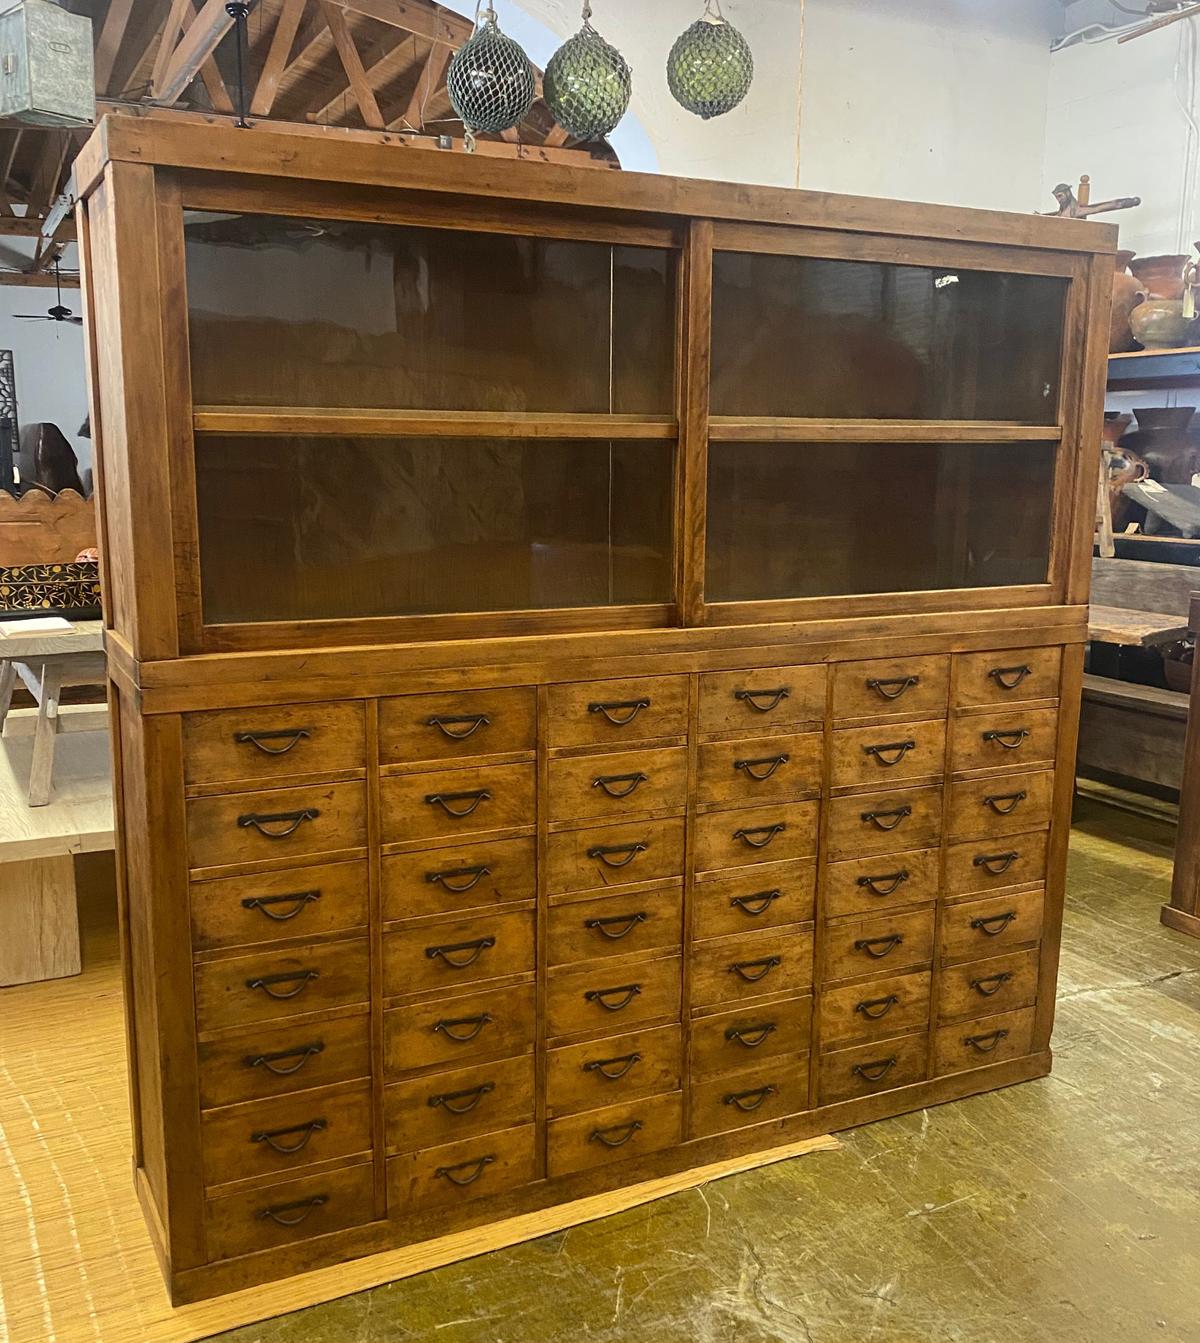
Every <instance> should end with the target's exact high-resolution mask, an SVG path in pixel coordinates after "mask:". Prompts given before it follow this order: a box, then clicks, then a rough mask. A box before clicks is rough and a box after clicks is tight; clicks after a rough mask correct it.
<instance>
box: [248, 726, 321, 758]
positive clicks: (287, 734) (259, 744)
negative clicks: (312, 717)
mask: <svg viewBox="0 0 1200 1343" xmlns="http://www.w3.org/2000/svg"><path fill="white" fill-rule="evenodd" d="M312 734H313V730H312V728H310V727H298V728H292V729H281V730H280V731H278V732H235V733H234V734H233V739H234V741H235V742H237V744H238V745H239V746H253V747H255V748H257V749H258V750H260V751H261V752H262V753H263V755H287V753H288V752H289V751H290V750H292V749H293V747H296V746H298V745H299V744H300V743H301V742H302V741H304V740H305V739H306V738H308V737H311V736H312ZM268 741H283V742H286V743H287V745H286V746H265V745H264V744H263V743H264V742H268Z"/></svg>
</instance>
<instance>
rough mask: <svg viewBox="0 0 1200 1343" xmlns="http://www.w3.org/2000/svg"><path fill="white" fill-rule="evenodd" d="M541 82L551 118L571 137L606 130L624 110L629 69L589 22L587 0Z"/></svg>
mask: <svg viewBox="0 0 1200 1343" xmlns="http://www.w3.org/2000/svg"><path fill="white" fill-rule="evenodd" d="M542 87H543V92H544V94H545V98H546V106H547V107H549V109H550V111H551V113H553V115H554V119H555V121H557V122H558V124H559V125H560V126H561V127H562V128H563V130H564V131H566V132H567V134H568V135H570V136H572V137H573V138H574V139H576V140H595V139H600V138H601V137H603V136H605V135H608V134H609V133H610V132H611V131H613V130H614V129H615V128H616V125H617V123H618V122H619V121H620V120H621V118H622V117H623V116H624V115H625V112H626V109H627V108H628V107H629V98H630V95H631V94H632V92H633V72H632V71H631V70H630V68H629V62H628V61H626V59H625V57H624V56H622V55H621V53H620V52H619V51H618V50H617V49H616V47H614V46H612V45H611V44H610V43H608V42H606V41H605V40H604V38H602V37H601V36H600V34H599V33H598V32H597V31H596V30H595V28H593V27H592V6H591V4H590V3H589V0H584V4H583V27H582V28H580V30H579V31H578V32H577V33H576V34H575V36H574V37H572V38H568V40H567V41H566V42H564V43H563V45H562V46H561V47H559V49H558V50H557V51H556V52H555V53H554V55H553V56H551V57H550V63H549V64H548V65H547V66H546V75H545V79H544V80H543V85H542Z"/></svg>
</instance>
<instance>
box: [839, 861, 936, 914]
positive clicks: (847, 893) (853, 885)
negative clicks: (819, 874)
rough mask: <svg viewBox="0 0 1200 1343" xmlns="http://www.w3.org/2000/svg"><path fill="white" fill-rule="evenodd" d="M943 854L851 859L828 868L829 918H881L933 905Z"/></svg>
mask: <svg viewBox="0 0 1200 1343" xmlns="http://www.w3.org/2000/svg"><path fill="white" fill-rule="evenodd" d="M940 859H941V854H940V851H939V850H937V849H917V850H915V851H912V852H909V853H895V854H890V855H889V856H888V857H886V858H883V859H882V860H881V859H880V858H879V857H871V858H851V859H850V860H849V861H848V862H842V863H829V864H827V865H826V867H825V914H826V916H827V917H828V918H836V917H837V916H838V915H840V914H878V913H880V912H882V911H883V910H885V909H896V908H899V907H900V906H903V905H920V904H929V903H930V902H931V901H933V900H936V899H937V894H938V882H939V880H940V874H939V863H940Z"/></svg>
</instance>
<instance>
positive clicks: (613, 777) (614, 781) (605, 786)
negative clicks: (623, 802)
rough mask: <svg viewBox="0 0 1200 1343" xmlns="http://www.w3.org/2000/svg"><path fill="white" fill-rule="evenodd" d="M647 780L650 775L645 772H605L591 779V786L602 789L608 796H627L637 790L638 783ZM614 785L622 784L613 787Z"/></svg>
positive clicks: (647, 781)
mask: <svg viewBox="0 0 1200 1343" xmlns="http://www.w3.org/2000/svg"><path fill="white" fill-rule="evenodd" d="M649 782H650V776H649V775H647V774H605V775H603V776H601V777H600V778H598V779H593V780H592V787H593V788H600V789H602V790H603V791H604V792H606V793H607V794H608V795H609V797H628V796H629V795H630V793H633V792H636V791H637V788H638V787H639V785H641V784H643V783H649ZM614 785H624V786H623V787H614Z"/></svg>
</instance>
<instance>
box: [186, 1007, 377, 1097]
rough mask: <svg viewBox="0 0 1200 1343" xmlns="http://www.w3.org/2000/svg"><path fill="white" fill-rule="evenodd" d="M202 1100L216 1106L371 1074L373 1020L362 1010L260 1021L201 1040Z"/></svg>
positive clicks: (199, 1052)
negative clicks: (284, 1022) (277, 1022)
mask: <svg viewBox="0 0 1200 1343" xmlns="http://www.w3.org/2000/svg"><path fill="white" fill-rule="evenodd" d="M197 1053H198V1056H199V1064H200V1105H201V1108H202V1109H205V1110H209V1109H213V1108H214V1107H216V1106H218V1105H235V1104H237V1103H238V1102H239V1101H252V1100H266V1099H268V1098H269V1097H271V1096H283V1095H286V1094H287V1093H288V1092H291V1091H301V1090H306V1089H308V1088H310V1087H323V1086H330V1085H331V1084H333V1083H334V1082H350V1081H354V1080H355V1079H357V1078H360V1077H369V1076H370V1074H371V1029H370V1020H369V1018H368V1017H367V1016H366V1015H365V1014H364V1015H362V1016H356V1017H341V1018H338V1019H337V1020H335V1021H319V1022H316V1023H314V1024H311V1025H306V1024H304V1023H296V1022H293V1023H292V1024H291V1025H289V1026H269V1027H266V1026H260V1027H258V1028H256V1029H254V1030H250V1031H246V1032H244V1033H243V1034H241V1035H236V1036H234V1037H232V1038H228V1037H227V1038H225V1039H221V1040H210V1041H204V1042H201V1044H200V1045H199V1047H198V1049H197Z"/></svg>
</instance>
